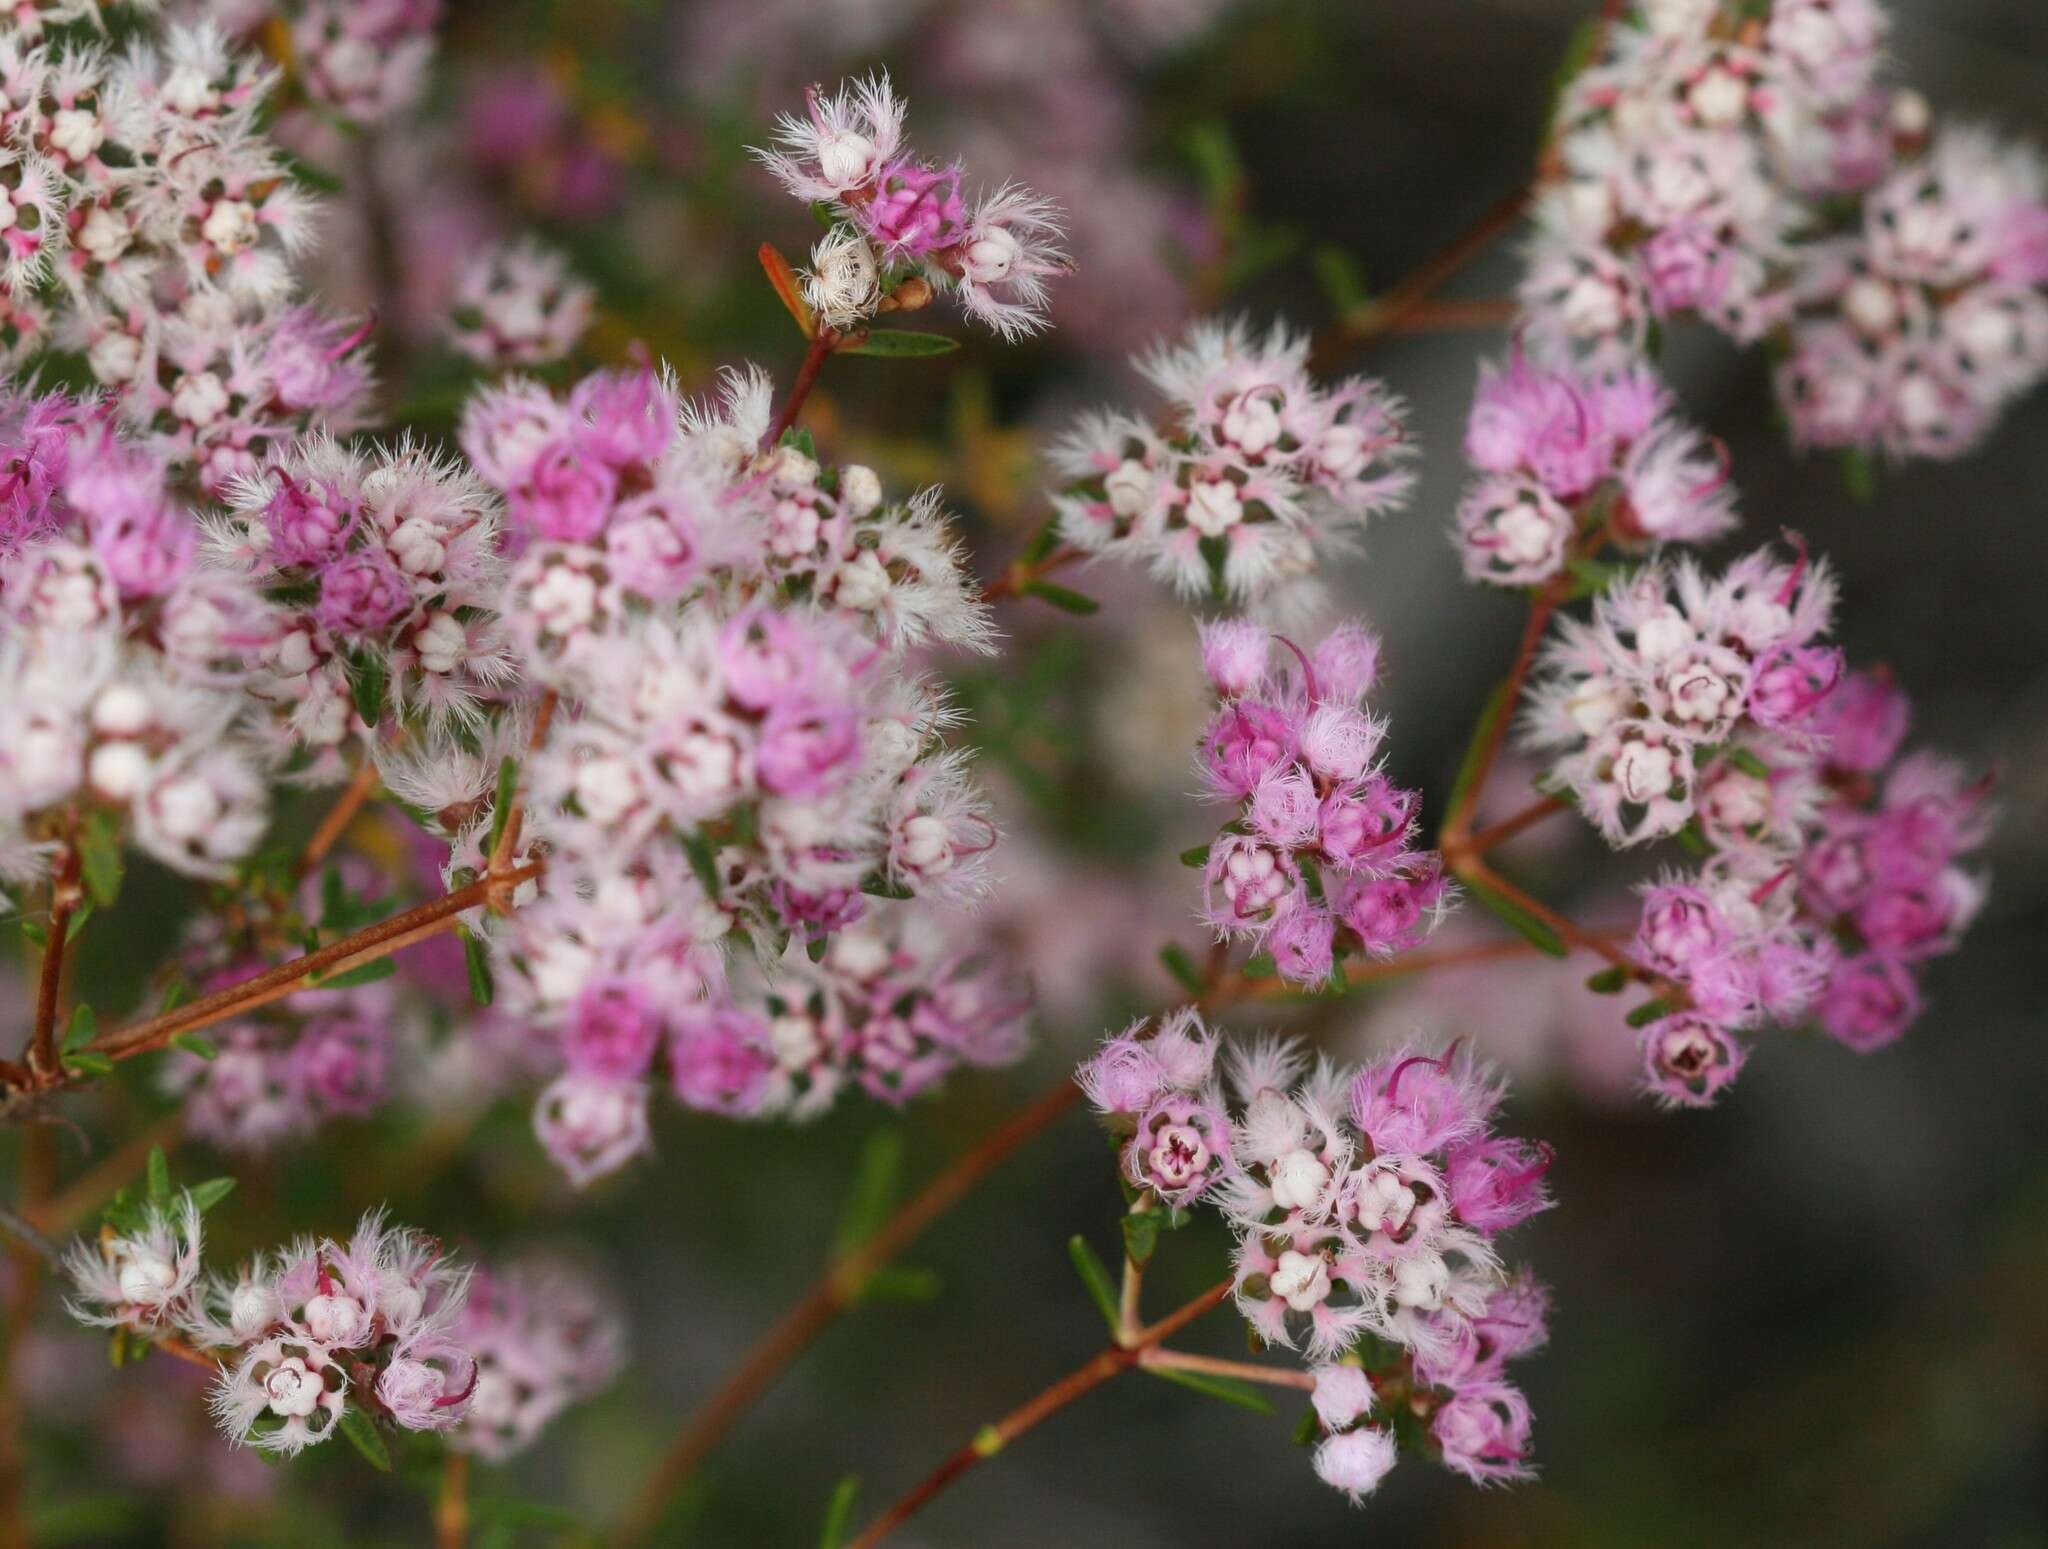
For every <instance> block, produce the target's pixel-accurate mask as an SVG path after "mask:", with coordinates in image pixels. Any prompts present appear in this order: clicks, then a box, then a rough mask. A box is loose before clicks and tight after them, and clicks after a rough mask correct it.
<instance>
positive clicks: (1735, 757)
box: [1724, 748, 1771, 780]
mask: <svg viewBox="0 0 2048 1549" xmlns="http://www.w3.org/2000/svg"><path fill="white" fill-rule="evenodd" d="M1724 756H1725V757H1726V758H1727V760H1728V762H1729V763H1731V764H1733V765H1734V766H1735V767H1736V768H1737V769H1740V770H1741V771H1742V772H1743V773H1744V774H1746V775H1750V776H1753V777H1754V778H1756V779H1758V780H1768V779H1770V777H1771V766H1770V765H1769V764H1767V763H1765V762H1764V761H1763V760H1762V759H1760V758H1758V757H1757V756H1756V754H1755V753H1753V752H1751V751H1750V750H1749V749H1748V748H1730V749H1728V751H1727V753H1726V754H1725V755H1724Z"/></svg>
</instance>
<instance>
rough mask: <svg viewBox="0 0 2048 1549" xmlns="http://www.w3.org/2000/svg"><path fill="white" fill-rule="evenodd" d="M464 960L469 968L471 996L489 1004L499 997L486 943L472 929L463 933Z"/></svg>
mask: <svg viewBox="0 0 2048 1549" xmlns="http://www.w3.org/2000/svg"><path fill="white" fill-rule="evenodd" d="M462 962H463V966H464V967H465V968H467V969H468V970H469V998H470V999H471V1000H473V1001H475V1002H476V1003H477V1004H478V1005H479V1006H488V1005H489V1004H490V1003H491V1002H492V1001H493V1000H494V999H496V998H497V994H498V984H497V980H495V979H494V978H492V977H491V959H490V955H489V953H487V952H486V951H485V950H484V944H483V942H482V941H480V940H479V939H478V938H477V937H476V935H475V934H474V933H472V932H470V931H464V932H463V933H462Z"/></svg>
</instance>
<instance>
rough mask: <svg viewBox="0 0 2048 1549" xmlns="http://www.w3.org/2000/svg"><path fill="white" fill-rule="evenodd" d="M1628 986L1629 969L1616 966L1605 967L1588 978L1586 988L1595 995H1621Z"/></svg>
mask: <svg viewBox="0 0 2048 1549" xmlns="http://www.w3.org/2000/svg"><path fill="white" fill-rule="evenodd" d="M1627 986H1628V970H1627V969H1626V968H1621V967H1614V968H1603V969H1601V970H1600V971H1599V972H1598V973H1596V974H1594V975H1593V976H1592V977H1591V978H1589V979H1587V980H1586V988H1587V989H1589V990H1591V991H1592V992H1593V993H1594V994H1595V995H1619V994H1620V993H1621V992H1622V991H1623V990H1624V989H1625V988H1627Z"/></svg>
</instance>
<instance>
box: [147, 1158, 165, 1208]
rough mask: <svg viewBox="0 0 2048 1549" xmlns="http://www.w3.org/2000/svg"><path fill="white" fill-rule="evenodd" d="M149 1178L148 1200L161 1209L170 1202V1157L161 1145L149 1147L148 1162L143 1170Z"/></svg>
mask: <svg viewBox="0 0 2048 1549" xmlns="http://www.w3.org/2000/svg"><path fill="white" fill-rule="evenodd" d="M144 1176H145V1177H146V1178H147V1179H148V1180H149V1202H150V1203H151V1204H152V1205H154V1206H156V1207H157V1209H159V1210H162V1209H165V1208H166V1207H168V1206H169V1205H170V1203H171V1159H170V1158H169V1157H167V1156H165V1155H164V1148H163V1147H162V1146H151V1147H150V1148H149V1164H148V1166H147V1168H146V1169H145V1170H144Z"/></svg>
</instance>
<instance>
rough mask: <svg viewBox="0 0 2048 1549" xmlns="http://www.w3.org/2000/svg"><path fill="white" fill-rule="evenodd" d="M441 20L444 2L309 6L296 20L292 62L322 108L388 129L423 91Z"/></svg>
mask: <svg viewBox="0 0 2048 1549" xmlns="http://www.w3.org/2000/svg"><path fill="white" fill-rule="evenodd" d="M440 19H441V0H305V3H304V4H303V5H302V6H301V7H300V9H299V13H298V15H297V16H296V17H294V18H293V19H292V24H291V38H292V58H293V60H294V62H295V63H296V65H297V66H298V70H299V74H300V79H301V80H302V81H303V83H304V85H305V88H306V92H307V94H308V95H309V96H311V97H312V99H313V100H314V101H315V102H317V103H319V104H320V106H322V107H323V108H326V109H327V110H328V111H330V112H333V113H337V114H339V115H340V116H341V117H343V118H345V119H347V120H349V121H350V122H351V123H354V124H361V125H368V124H378V123H382V122H384V121H385V120H386V119H390V118H393V117H396V116H397V115H398V114H401V113H404V112H406V111H407V110H408V109H410V108H412V107H414V106H415V105H416V104H417V103H418V102H419V99H420V97H421V96H422V94H423V93H424V92H425V90H426V85H427V70H428V68H429V66H431V65H432V63H433V59H434V24H435V23H436V22H438V21H439V20H440Z"/></svg>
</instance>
